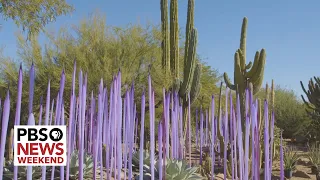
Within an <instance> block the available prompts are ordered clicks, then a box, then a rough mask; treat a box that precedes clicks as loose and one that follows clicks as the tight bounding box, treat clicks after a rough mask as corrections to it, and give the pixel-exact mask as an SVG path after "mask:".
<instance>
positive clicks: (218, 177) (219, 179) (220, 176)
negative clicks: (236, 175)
mask: <svg viewBox="0 0 320 180" xmlns="http://www.w3.org/2000/svg"><path fill="white" fill-rule="evenodd" d="M214 179H217V180H223V179H224V174H222V173H219V174H217V175H216V176H215V178H214Z"/></svg>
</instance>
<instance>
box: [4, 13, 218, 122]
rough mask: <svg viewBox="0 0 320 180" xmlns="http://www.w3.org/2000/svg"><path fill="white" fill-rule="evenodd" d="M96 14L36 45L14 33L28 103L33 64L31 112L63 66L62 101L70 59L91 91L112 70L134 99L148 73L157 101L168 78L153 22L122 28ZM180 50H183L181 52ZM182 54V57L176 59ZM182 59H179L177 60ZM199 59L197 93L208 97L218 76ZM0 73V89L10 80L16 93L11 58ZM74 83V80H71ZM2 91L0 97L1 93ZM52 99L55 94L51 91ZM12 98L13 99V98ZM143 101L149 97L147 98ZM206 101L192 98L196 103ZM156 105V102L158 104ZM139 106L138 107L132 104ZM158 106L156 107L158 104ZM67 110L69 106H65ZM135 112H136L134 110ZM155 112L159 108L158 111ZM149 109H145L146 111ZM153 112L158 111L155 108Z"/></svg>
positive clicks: (56, 83)
mask: <svg viewBox="0 0 320 180" xmlns="http://www.w3.org/2000/svg"><path fill="white" fill-rule="evenodd" d="M101 17H102V16H100V15H99V14H95V15H94V16H93V17H91V18H89V19H86V20H83V21H82V22H81V23H80V24H79V25H74V26H72V29H71V30H70V29H68V28H62V29H61V30H60V32H59V33H58V34H48V37H49V42H48V43H47V44H46V45H45V46H40V44H39V42H38V41H37V39H31V41H30V42H26V41H25V40H24V38H23V37H22V36H19V37H18V40H19V51H18V54H19V56H20V59H21V61H22V64H23V67H24V69H25V71H24V72H25V73H24V86H23V92H24V93H23V104H25V105H26V104H27V103H28V102H27V101H28V94H27V92H28V86H27V83H28V79H27V78H28V72H27V70H28V69H29V68H30V66H31V64H32V63H34V65H35V67H36V89H35V95H36V96H35V99H34V103H35V106H36V107H35V111H37V109H39V102H40V96H43V97H45V95H46V89H47V83H48V80H49V79H50V81H51V82H50V83H51V93H52V95H57V92H58V87H59V80H60V74H61V72H62V70H63V69H64V71H65V74H66V83H65V84H66V88H65V94H64V95H65V96H64V97H65V101H66V102H65V103H66V107H67V106H68V104H67V103H68V101H69V98H70V92H71V76H72V71H73V64H74V61H76V64H77V67H78V68H77V69H78V71H79V69H80V68H81V69H82V70H83V72H84V73H86V72H87V73H88V88H89V89H88V90H90V91H91V90H92V91H94V92H95V93H96V90H97V88H98V84H99V82H100V80H101V78H103V80H104V84H105V85H107V86H108V87H109V86H110V82H111V80H112V78H113V75H115V73H117V72H118V71H119V69H120V70H121V73H122V82H123V86H122V88H123V92H124V90H125V89H126V88H128V87H129V86H130V85H131V83H132V82H134V85H135V88H136V97H137V102H138V103H139V99H140V96H141V94H142V91H143V90H144V89H145V87H146V86H147V78H148V74H149V73H150V74H151V76H152V80H153V86H154V89H155V95H156V102H157V101H161V100H162V90H163V87H164V88H168V87H169V85H170V84H171V81H172V80H171V77H165V73H163V72H162V68H161V32H160V30H159V28H158V27H157V26H153V25H148V26H146V27H142V26H139V25H130V26H128V27H125V28H120V27H112V26H107V25H106V23H105V19H104V18H101ZM182 52H183V51H182ZM182 61H183V59H181V62H182ZM181 64H183V63H181ZM202 64H203V76H202V77H201V83H203V85H202V87H203V88H202V89H201V92H200V97H203V99H208V100H209V99H211V98H210V97H211V95H212V94H213V93H215V91H216V90H217V89H218V88H217V87H216V83H217V82H218V81H219V78H220V77H219V75H218V73H217V71H216V70H213V69H211V67H210V66H208V65H206V64H204V63H202ZM1 67H2V68H1V69H0V76H1V78H2V79H3V80H4V82H2V83H0V88H2V89H0V92H5V91H3V89H4V88H7V85H8V84H10V91H11V92H12V93H11V94H12V95H15V91H16V86H17V85H16V83H17V75H18V73H17V72H18V68H19V64H18V63H16V62H15V61H12V60H5V61H2V64H1ZM76 86H77V84H76ZM3 95H4V94H2V95H1V96H3ZM53 98H55V97H54V96H53ZM12 99H15V97H13V98H12ZM146 100H148V98H147V99H146ZM199 103H201V104H207V105H209V102H200V101H199V100H198V102H196V104H199ZM159 104H161V103H159ZM137 108H139V106H137ZM159 109H161V107H160V108H159ZM66 111H68V110H67V109H66ZM138 112H139V111H138ZM159 112H160V111H159ZM147 114H148V113H147ZM157 115H158V117H161V114H159V113H157Z"/></svg>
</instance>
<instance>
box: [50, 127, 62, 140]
mask: <svg viewBox="0 0 320 180" xmlns="http://www.w3.org/2000/svg"><path fill="white" fill-rule="evenodd" d="M49 137H50V139H51V140H52V141H55V142H57V141H60V140H61V139H62V138H63V132H62V130H61V129H60V128H53V129H51V131H50V132H49Z"/></svg>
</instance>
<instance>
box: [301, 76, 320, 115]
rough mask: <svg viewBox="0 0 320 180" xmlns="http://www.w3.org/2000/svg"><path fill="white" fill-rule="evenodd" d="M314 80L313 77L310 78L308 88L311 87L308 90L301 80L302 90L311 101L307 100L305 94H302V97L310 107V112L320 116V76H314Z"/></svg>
mask: <svg viewBox="0 0 320 180" xmlns="http://www.w3.org/2000/svg"><path fill="white" fill-rule="evenodd" d="M314 81H315V82H314ZM314 81H313V79H312V78H311V79H310V81H309V84H308V88H309V89H308V91H306V89H305V88H304V86H303V83H302V81H300V84H301V87H302V90H303V92H304V93H305V94H306V96H307V98H308V101H309V102H308V101H306V100H305V98H304V97H303V95H301V97H302V100H303V102H304V103H305V104H306V105H307V107H308V109H306V111H307V112H308V114H310V115H315V116H320V78H318V77H314Z"/></svg>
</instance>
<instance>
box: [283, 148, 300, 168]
mask: <svg viewBox="0 0 320 180" xmlns="http://www.w3.org/2000/svg"><path fill="white" fill-rule="evenodd" d="M298 159H299V156H298V154H297V152H295V151H294V149H293V148H291V147H290V148H287V149H286V150H285V151H284V159H283V160H284V170H285V171H289V170H290V171H294V170H295V169H296V163H297V161H298Z"/></svg>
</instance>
